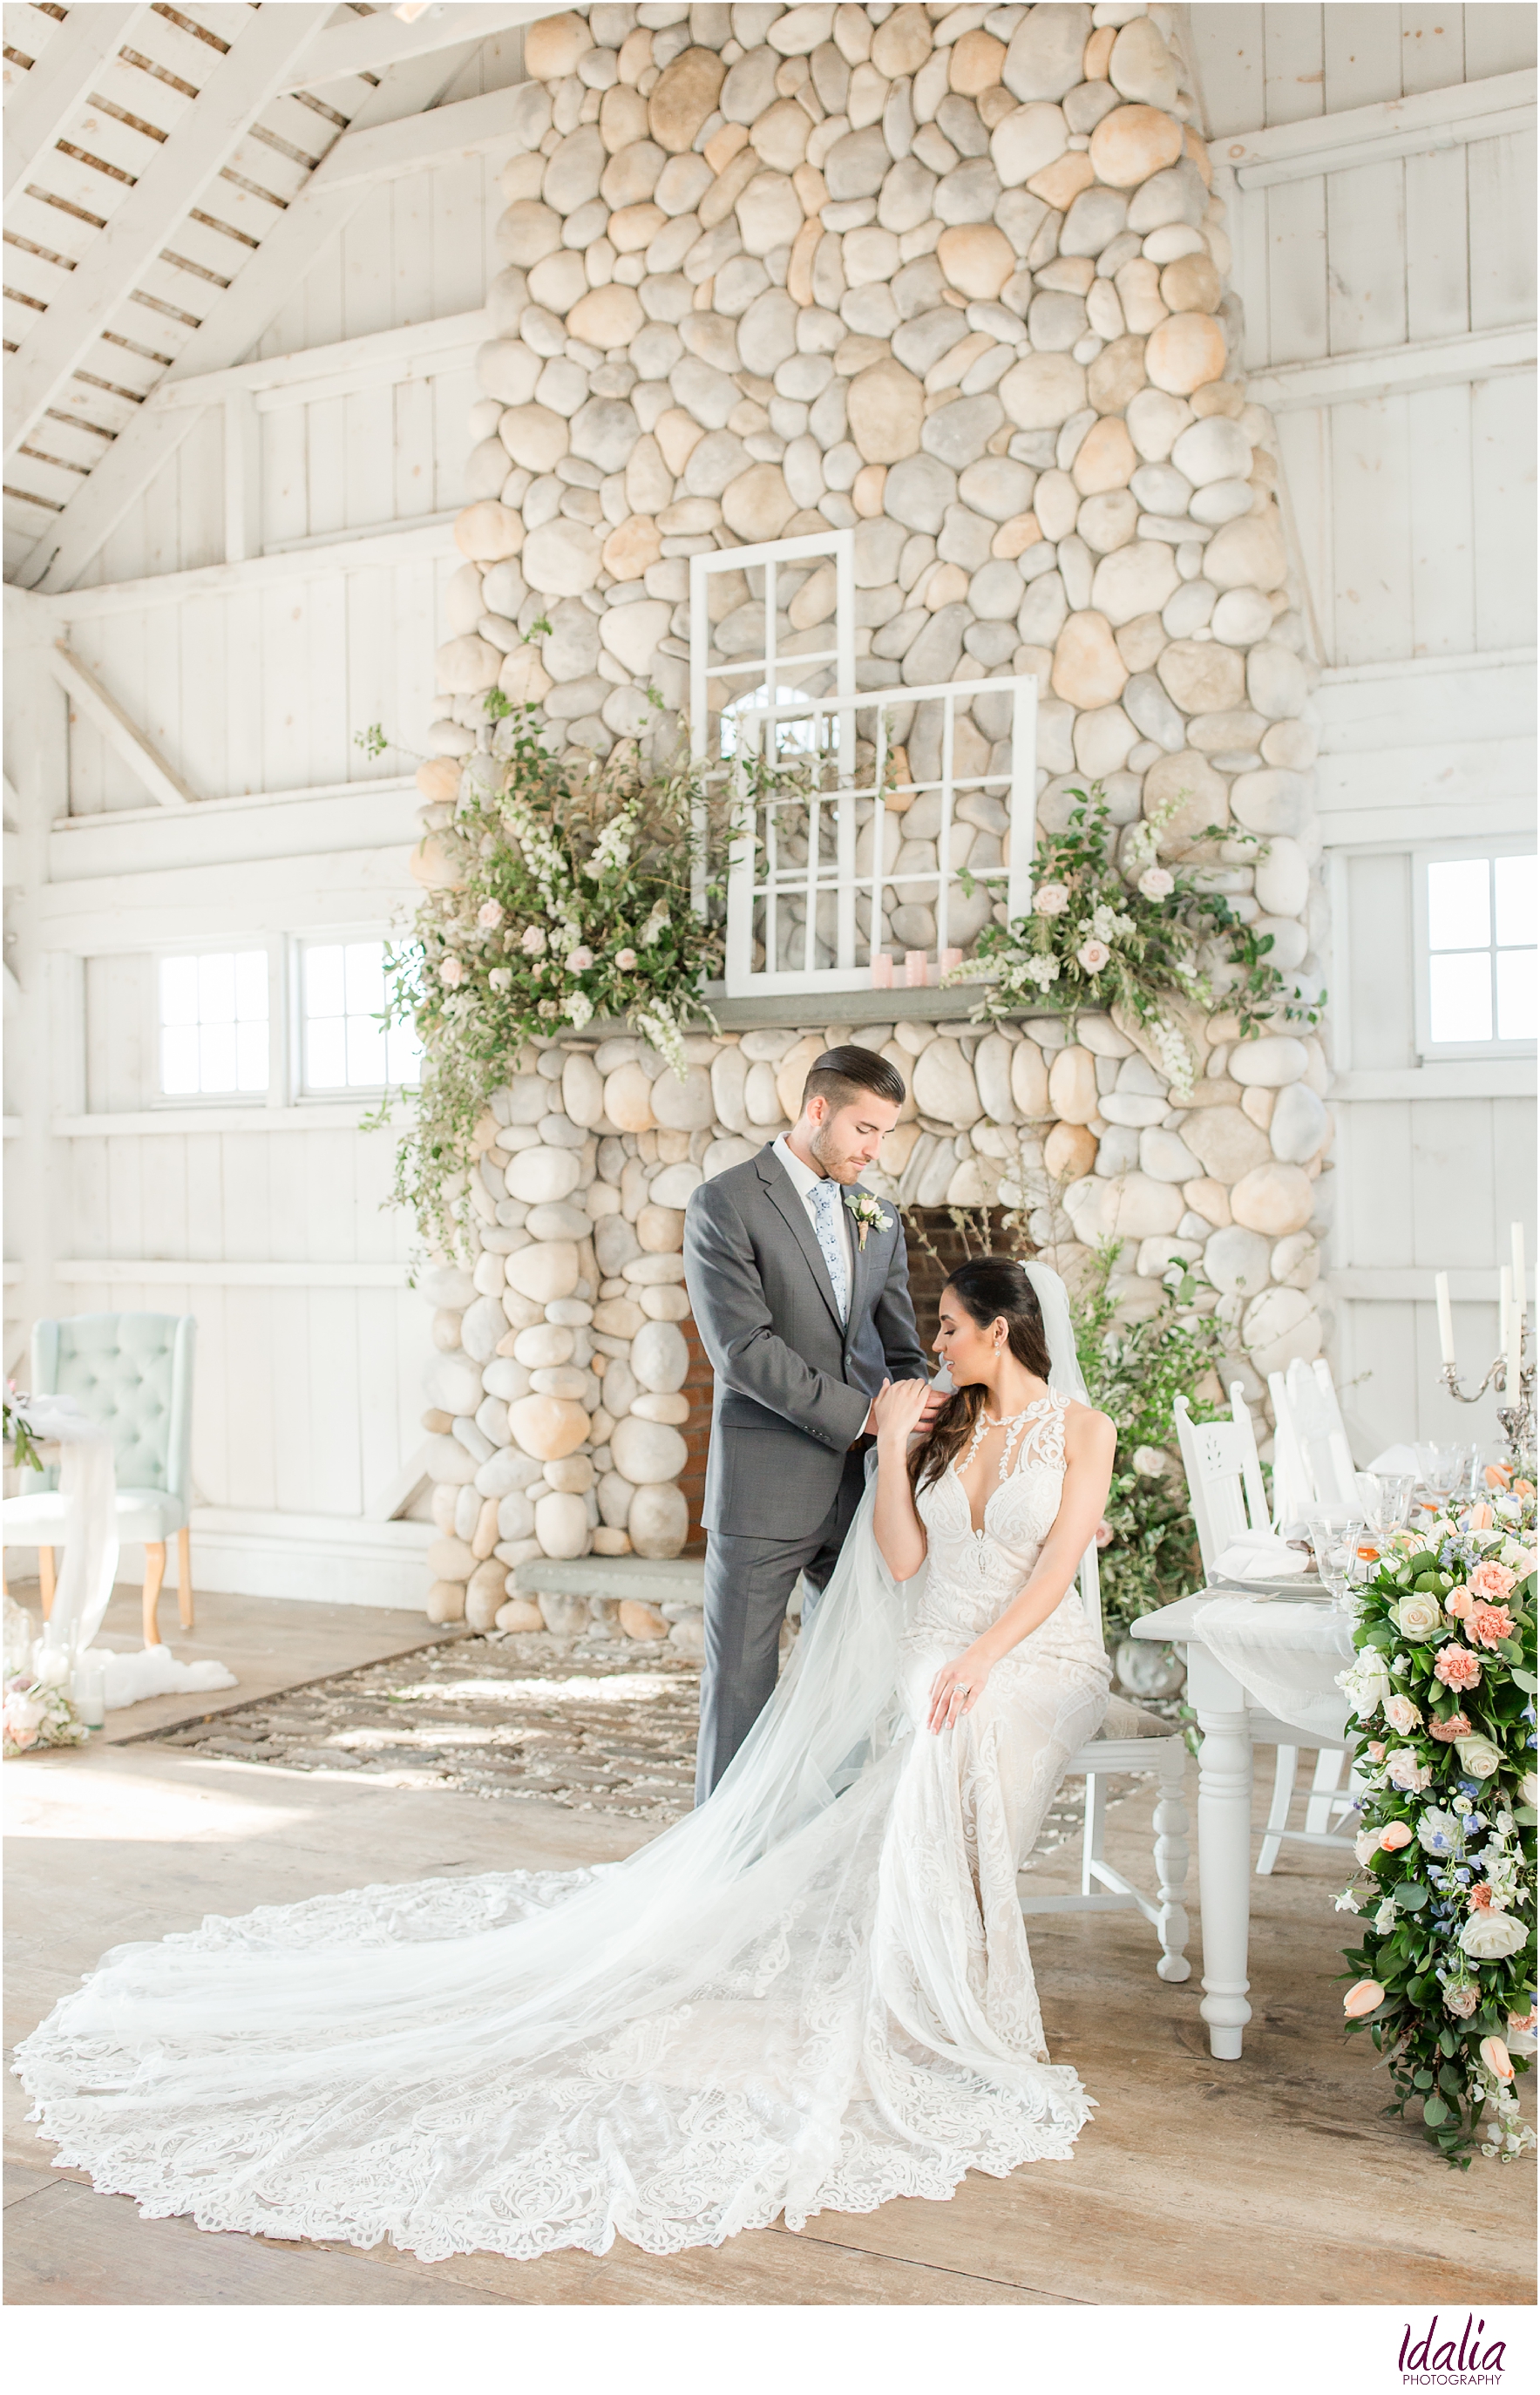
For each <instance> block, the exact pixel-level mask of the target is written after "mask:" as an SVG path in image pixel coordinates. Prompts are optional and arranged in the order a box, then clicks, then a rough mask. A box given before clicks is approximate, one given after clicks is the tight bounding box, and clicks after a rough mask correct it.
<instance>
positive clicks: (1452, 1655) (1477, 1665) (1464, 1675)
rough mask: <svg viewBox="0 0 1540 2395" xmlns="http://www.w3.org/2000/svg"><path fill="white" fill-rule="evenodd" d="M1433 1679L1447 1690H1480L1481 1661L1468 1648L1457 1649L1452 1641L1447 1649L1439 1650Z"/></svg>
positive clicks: (1441, 1648)
mask: <svg viewBox="0 0 1540 2395" xmlns="http://www.w3.org/2000/svg"><path fill="white" fill-rule="evenodd" d="M1433 1677H1434V1678H1435V1679H1436V1680H1441V1681H1442V1682H1443V1684H1444V1687H1446V1688H1479V1687H1480V1685H1481V1659H1480V1656H1479V1655H1473V1654H1472V1653H1471V1651H1470V1649H1469V1647H1456V1646H1455V1645H1454V1641H1453V1639H1452V1640H1451V1641H1450V1643H1449V1645H1448V1646H1447V1647H1440V1649H1439V1660H1438V1661H1437V1662H1436V1663H1435V1664H1434V1666H1433Z"/></svg>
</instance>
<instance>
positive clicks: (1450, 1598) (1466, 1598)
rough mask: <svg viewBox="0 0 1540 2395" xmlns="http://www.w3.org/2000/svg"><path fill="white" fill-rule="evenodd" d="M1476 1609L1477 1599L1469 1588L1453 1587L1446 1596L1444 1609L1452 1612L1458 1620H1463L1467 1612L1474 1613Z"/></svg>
mask: <svg viewBox="0 0 1540 2395" xmlns="http://www.w3.org/2000/svg"><path fill="white" fill-rule="evenodd" d="M1475 1610H1476V1599H1475V1598H1474V1597H1473V1596H1472V1595H1471V1594H1470V1591H1469V1589H1468V1588H1452V1589H1451V1590H1450V1592H1449V1594H1448V1595H1447V1596H1446V1597H1445V1598H1444V1611H1445V1612H1446V1613H1452V1614H1453V1615H1454V1619H1455V1621H1464V1620H1465V1618H1466V1616H1467V1614H1469V1613H1474V1612H1475Z"/></svg>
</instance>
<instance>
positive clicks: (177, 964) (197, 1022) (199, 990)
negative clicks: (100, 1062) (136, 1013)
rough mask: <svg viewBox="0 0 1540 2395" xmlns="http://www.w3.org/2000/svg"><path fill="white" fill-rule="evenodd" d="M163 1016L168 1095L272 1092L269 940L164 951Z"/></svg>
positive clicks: (159, 1007) (159, 1001)
mask: <svg viewBox="0 0 1540 2395" xmlns="http://www.w3.org/2000/svg"><path fill="white" fill-rule="evenodd" d="M156 1017H157V1033H158V1047H159V1055H160V1091H161V1095H162V1097H163V1098H213V1097H222V1098H229V1097H242V1098H259V1097H265V1096H266V1094H267V1091H268V1084H269V1079H270V1076H271V1069H272V1064H271V1042H270V1038H269V1013H268V952H267V949H266V948H265V947H260V948H217V949H206V950H204V951H203V952H202V953H200V954H197V955H190V956H171V957H162V958H161V959H160V966H159V972H158V974H157V980H156Z"/></svg>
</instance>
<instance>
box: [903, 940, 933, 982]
mask: <svg viewBox="0 0 1540 2395" xmlns="http://www.w3.org/2000/svg"><path fill="white" fill-rule="evenodd" d="M929 973H930V950H929V949H928V948H906V949H905V950H904V986H905V987H906V989H923V988H924V986H925V984H926V982H927V980H928V978H929Z"/></svg>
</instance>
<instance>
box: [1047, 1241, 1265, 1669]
mask: <svg viewBox="0 0 1540 2395" xmlns="http://www.w3.org/2000/svg"><path fill="white" fill-rule="evenodd" d="M1121 1252H1122V1247H1121V1243H1120V1242H1119V1241H1117V1240H1104V1241H1103V1242H1102V1244H1101V1246H1100V1247H1098V1248H1097V1250H1096V1252H1095V1262H1094V1264H1093V1265H1092V1268H1091V1270H1090V1272H1089V1274H1088V1275H1087V1277H1085V1278H1084V1279H1083V1280H1082V1283H1081V1285H1080V1287H1079V1288H1078V1289H1076V1290H1071V1291H1070V1300H1069V1303H1070V1311H1071V1313H1072V1315H1073V1317H1074V1324H1075V1344H1076V1347H1077V1348H1078V1350H1079V1354H1080V1367H1081V1370H1082V1372H1083V1373H1084V1375H1085V1385H1086V1388H1087V1390H1088V1391H1089V1392H1090V1396H1091V1402H1092V1404H1093V1405H1094V1406H1097V1407H1099V1408H1100V1409H1101V1411H1102V1412H1103V1413H1104V1414H1109V1415H1110V1417H1111V1419H1112V1421H1113V1422H1115V1423H1116V1425H1117V1431H1118V1446H1117V1452H1116V1455H1115V1457H1114V1460H1113V1465H1112V1486H1111V1488H1110V1489H1109V1492H1108V1499H1107V1511H1106V1516H1105V1518H1106V1521H1107V1525H1108V1528H1109V1529H1110V1531H1111V1533H1112V1537H1111V1541H1110V1542H1109V1545H1108V1546H1107V1547H1106V1548H1104V1550H1103V1551H1102V1555H1101V1558H1100V1567H1099V1568H1100V1577H1101V1594H1102V1612H1103V1616H1104V1619H1105V1621H1106V1623H1107V1627H1108V1634H1109V1642H1110V1641H1111V1639H1112V1636H1113V1634H1114V1632H1115V1631H1122V1632H1124V1633H1126V1631H1127V1629H1128V1626H1129V1624H1130V1623H1132V1622H1135V1621H1137V1620H1138V1619H1139V1617H1140V1615H1141V1614H1145V1613H1153V1612H1155V1611H1156V1609H1157V1608H1159V1607H1161V1606H1162V1605H1175V1602H1176V1600H1177V1598H1178V1597H1182V1596H1188V1595H1190V1594H1191V1593H1192V1591H1193V1589H1194V1588H1196V1587H1201V1584H1202V1577H1203V1574H1202V1564H1201V1557H1200V1555H1199V1552H1198V1531H1197V1527H1196V1525H1195V1524H1194V1522H1193V1518H1192V1511H1191V1508H1190V1506H1189V1505H1188V1494H1187V1480H1186V1476H1185V1475H1184V1474H1183V1472H1182V1469H1181V1464H1180V1462H1179V1461H1178V1459H1177V1457H1176V1455H1175V1450H1174V1446H1173V1442H1174V1439H1175V1418H1174V1408H1175V1401H1176V1399H1177V1397H1178V1396H1185V1397H1186V1398H1187V1399H1188V1403H1189V1405H1190V1406H1191V1409H1192V1417H1193V1420H1194V1421H1195V1422H1212V1421H1215V1420H1216V1419H1217V1418H1218V1417H1219V1416H1220V1415H1221V1414H1222V1413H1223V1412H1224V1410H1225V1409H1224V1408H1223V1407H1222V1406H1221V1405H1220V1404H1219V1403H1218V1402H1217V1389H1218V1385H1219V1383H1221V1382H1222V1379H1223V1368H1224V1364H1225V1360H1226V1352H1227V1351H1226V1337H1225V1330H1224V1326H1223V1324H1222V1323H1221V1322H1220V1321H1219V1320H1218V1318H1217V1317H1216V1316H1215V1315H1213V1314H1201V1313H1199V1312H1198V1310H1197V1306H1196V1299H1197V1295H1198V1284H1197V1282H1196V1281H1195V1280H1194V1278H1193V1277H1192V1275H1191V1273H1190V1272H1189V1271H1188V1270H1187V1269H1186V1267H1185V1266H1180V1265H1175V1264H1174V1265H1173V1266H1172V1268H1171V1270H1170V1272H1169V1273H1168V1274H1167V1275H1166V1277H1165V1279H1164V1280H1163V1281H1162V1285H1161V1303H1160V1306H1159V1308H1158V1310H1157V1311H1156V1312H1155V1313H1154V1314H1150V1315H1145V1316H1143V1317H1140V1318H1138V1319H1135V1320H1133V1321H1130V1320H1128V1319H1126V1318H1125V1317H1122V1316H1121V1315H1120V1313H1119V1311H1118V1303H1117V1300H1116V1298H1115V1297H1114V1296H1113V1295H1112V1294H1111V1292H1110V1283H1111V1279H1112V1275H1113V1271H1114V1269H1115V1267H1116V1265H1117V1262H1118V1258H1119V1255H1120V1254H1121ZM1205 1382H1212V1383H1214V1384H1215V1402H1213V1403H1205V1402H1204V1401H1203V1400H1202V1399H1201V1396H1199V1392H1200V1390H1201V1387H1202V1385H1203V1383H1205Z"/></svg>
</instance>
